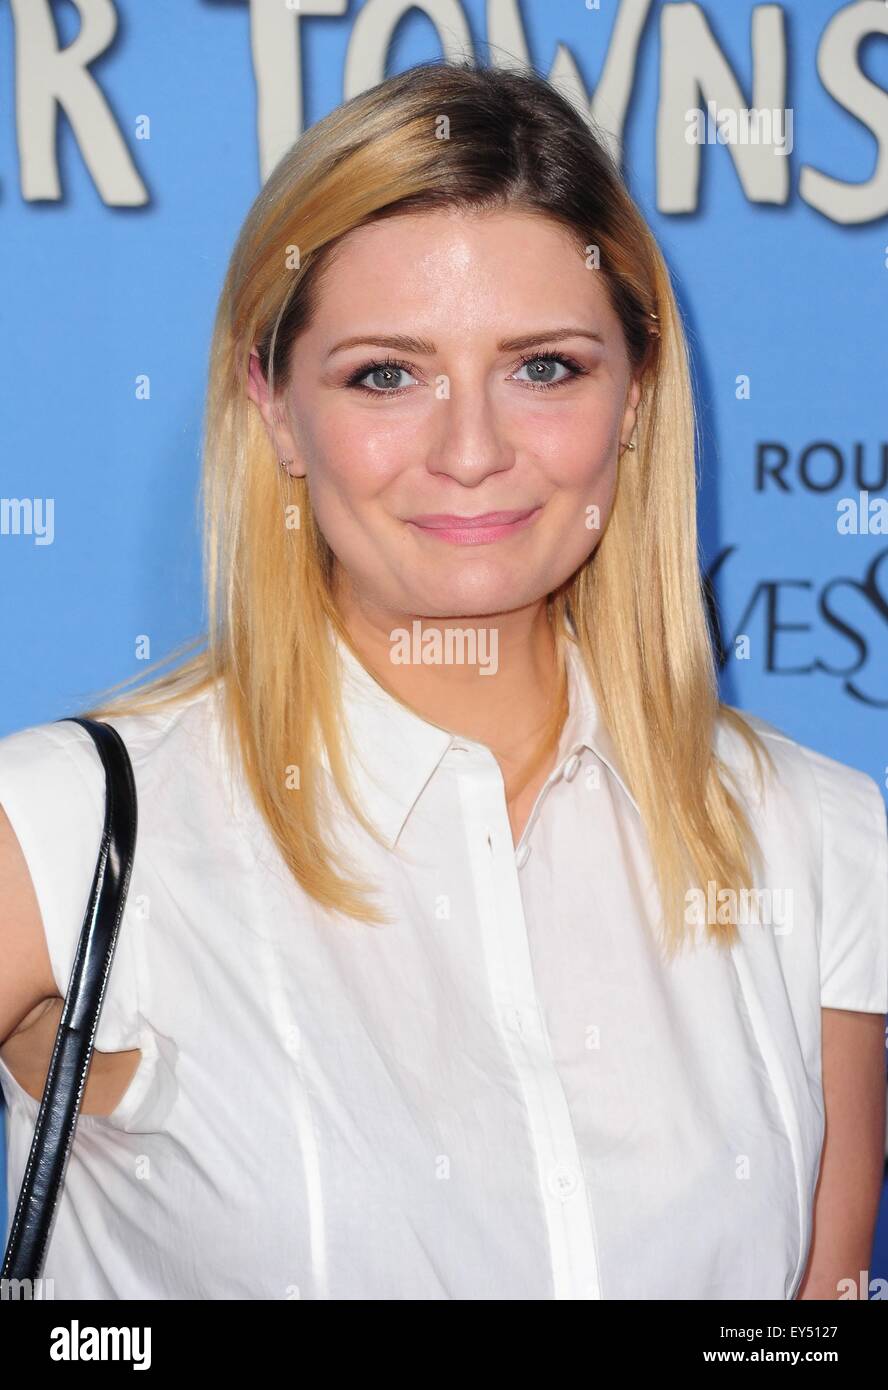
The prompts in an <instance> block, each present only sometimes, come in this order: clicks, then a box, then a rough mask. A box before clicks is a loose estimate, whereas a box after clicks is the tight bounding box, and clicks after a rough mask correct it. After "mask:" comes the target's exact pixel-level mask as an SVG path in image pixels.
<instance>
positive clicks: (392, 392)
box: [345, 357, 411, 396]
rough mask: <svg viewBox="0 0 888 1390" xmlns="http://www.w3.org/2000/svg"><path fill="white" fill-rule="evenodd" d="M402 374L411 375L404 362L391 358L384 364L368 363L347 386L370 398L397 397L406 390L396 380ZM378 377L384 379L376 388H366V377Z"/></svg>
mask: <svg viewBox="0 0 888 1390" xmlns="http://www.w3.org/2000/svg"><path fill="white" fill-rule="evenodd" d="M400 372H406V373H407V375H408V376H409V375H411V372H410V368H409V367H408V366H407V365H406V363H404V362H395V361H393V360H392V359H391V358H388V357H387V358H386V359H385V361H384V362H368V363H366V364H365V366H363V367H359V368H358V369H357V371H356V372H352V374H351V376H350V377H349V378H348V380H347V381H346V383H345V384H346V386H353V387H355V388H356V389H357V390H359V391H365V392H366V393H367V395H368V396H396V395H398V394H399V393H400V392H401V391H403V390H404V387H403V386H399V385H398V383H397V381H396V380H394V378H396V377H397V376H398V374H399V373H400ZM366 376H376V377H380V378H382V380H381V381H380V382H377V384H376V385H375V386H365V385H364V377H366Z"/></svg>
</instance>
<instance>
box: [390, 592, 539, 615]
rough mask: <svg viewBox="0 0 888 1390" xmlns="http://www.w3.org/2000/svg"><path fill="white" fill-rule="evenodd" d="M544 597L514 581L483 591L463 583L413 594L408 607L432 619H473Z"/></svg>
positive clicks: (407, 601) (413, 611)
mask: <svg viewBox="0 0 888 1390" xmlns="http://www.w3.org/2000/svg"><path fill="white" fill-rule="evenodd" d="M544 597H545V594H543V593H540V594H537V593H536V592H535V591H524V590H523V589H522V590H517V589H516V587H515V585H514V584H513V585H507V584H504V585H502V586H499V585H496V586H492V587H489V588H486V589H484V590H483V591H481V592H479V590H478V589H477V588H475V589H472V590H469V591H467V590H466V589H465V588H464V587H463V586H460V585H454V586H453V587H451V588H449V589H448V590H446V591H445V590H442V589H441V588H440V587H436V588H435V590H434V591H433V592H426V593H424V594H418V593H417V594H414V595H410V596H408V597H407V598H406V599H405V605H404V610H405V611H406V612H409V613H420V614H421V615H422V617H423V618H428V619H435V618H454V619H455V620H458V621H461V622H469V621H473V620H476V619H483V618H490V617H497V616H498V615H499V614H501V613H510V612H513V611H515V610H517V609H519V608H526V607H527V606H528V605H529V604H532V603H537V602H539V601H540V600H541V599H542V598H544Z"/></svg>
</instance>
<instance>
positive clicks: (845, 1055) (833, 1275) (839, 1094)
mask: <svg viewBox="0 0 888 1390" xmlns="http://www.w3.org/2000/svg"><path fill="white" fill-rule="evenodd" d="M821 1015H822V1019H823V1098H824V1107H825V1115H826V1128H825V1135H824V1143H823V1154H822V1157H821V1164H820V1176H819V1179H818V1182H817V1190H816V1192H815V1194H814V1228H813V1236H812V1241H811V1250H810V1253H809V1256H808V1264H807V1267H806V1269H805V1273H804V1275H803V1277H802V1282H801V1284H800V1285H799V1291H798V1293H797V1294H796V1298H798V1299H802V1298H804V1299H837V1298H838V1297H839V1294H840V1290H839V1288H838V1282H839V1280H840V1279H853V1281H854V1284H855V1286H857V1285H858V1283H859V1280H860V1271H861V1270H864V1271H865V1274H864V1281H865V1282H866V1281H868V1279H869V1277H870V1274H869V1270H870V1260H871V1258H872V1248H873V1236H874V1233H875V1226H876V1219H877V1215H878V1210H879V1199H880V1197H881V1193H882V1182H883V1176H884V1167H885V1086H886V1079H885V1015H884V1014H869V1013H858V1012H856V1011H853V1010H850V1009H822V1010H821Z"/></svg>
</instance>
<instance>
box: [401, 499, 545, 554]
mask: <svg viewBox="0 0 888 1390" xmlns="http://www.w3.org/2000/svg"><path fill="white" fill-rule="evenodd" d="M541 511H542V507H528V508H526V509H525V510H524V511H511V512H483V513H480V514H479V515H478V516H448V515H444V514H443V513H439V514H435V515H432V516H414V517H411V518H410V520H409V521H408V522H407V525H408V526H412V527H413V528H414V529H415V530H417V531H422V532H423V533H424V534H425V535H427V536H434V537H435V538H436V539H437V540H439V541H450V543H451V545H486V544H488V543H489V542H490V541H498V540H502V539H503V538H504V537H506V536H512V535H514V534H515V532H516V531H523V530H524V528H525V527H526V526H530V525H531V523H532V522H533V521H535V520H536V518H537V517H538V516H539V514H540V512H541Z"/></svg>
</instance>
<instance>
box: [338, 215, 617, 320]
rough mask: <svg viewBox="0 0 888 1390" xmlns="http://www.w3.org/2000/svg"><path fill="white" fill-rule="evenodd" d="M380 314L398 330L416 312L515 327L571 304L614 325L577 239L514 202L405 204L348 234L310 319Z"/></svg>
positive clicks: (565, 310)
mask: <svg viewBox="0 0 888 1390" xmlns="http://www.w3.org/2000/svg"><path fill="white" fill-rule="evenodd" d="M559 311H560V312H559ZM382 313H384V315H385V318H386V321H387V322H389V323H390V322H391V321H392V320H394V319H399V320H400V326H401V327H403V328H405V331H407V328H406V325H407V322H408V321H412V322H411V327H412V328H413V329H414V330H418V329H419V327H420V322H419V321H420V320H423V321H425V323H426V324H427V325H428V326H431V324H432V323H433V322H434V323H436V324H440V325H447V324H451V325H453V326H454V327H456V326H457V325H458V326H460V327H462V328H463V329H465V328H468V327H470V326H471V325H472V324H477V325H479V326H481V325H482V324H485V323H487V324H495V326H496V328H497V330H500V329H507V328H508V327H509V326H510V325H513V326H516V327H517V328H518V329H519V330H520V329H521V328H522V327H526V326H528V325H527V317H528V315H529V314H531V315H534V317H535V319H539V322H540V324H543V323H545V322H546V321H550V322H552V323H556V322H558V323H561V322H569V321H570V319H571V316H574V317H575V316H576V315H577V314H578V313H579V314H581V315H583V317H584V318H588V317H589V316H592V317H594V319H595V321H596V322H595V325H594V326H596V327H599V328H600V329H602V330H603V331H607V330H608V329H609V330H610V331H611V332H613V331H615V330H618V327H619V325H618V322H617V320H616V316H615V314H614V312H613V310H612V308H611V306H610V302H609V300H608V297H607V293H606V291H605V288H604V285H603V282H602V280H601V276H600V273H599V272H598V271H597V270H595V269H592V268H590V267H589V266H588V265H587V261H586V255H585V248H584V247H583V246H582V245H581V242H580V238H579V237H578V236H574V235H573V234H572V233H571V232H570V231H569V230H568V229H567V228H566V227H564V226H562V225H561V224H560V223H558V222H556V221H554V220H553V219H551V218H547V217H545V216H543V215H541V214H536V213H532V212H527V211H519V210H508V211H506V210H497V211H484V212H481V211H476V210H470V211H464V210H456V209H441V210H434V211H423V212H410V213H403V214H398V215H394V216H390V217H385V218H383V219H381V220H380V221H377V222H373V223H370V224H368V225H366V226H363V227H358V228H356V229H355V230H354V231H353V232H349V233H347V234H346V235H345V236H344V237H343V238H342V239H341V240H340V242H338V243H337V245H336V246H335V248H334V249H333V251H332V253H331V255H330V258H329V260H328V262H327V266H326V269H325V273H324V275H323V276H322V282H321V285H320V287H319V292H318V296H317V311H316V315H315V323H316V325H317V326H318V328H319V330H320V329H322V330H323V331H324V333H326V332H328V331H329V332H335V331H338V330H339V328H341V327H342V326H343V325H344V324H346V323H348V324H349V325H350V324H352V323H353V321H354V319H355V316H356V315H358V314H360V315H364V314H374V315H377V316H378V315H379V314H382ZM540 316H542V317H540ZM529 326H530V327H531V328H536V327H537V323H536V322H534V323H533V324H530V325H529Z"/></svg>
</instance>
